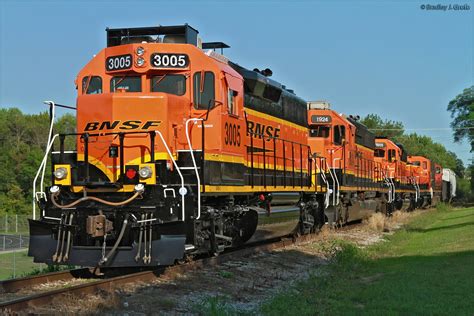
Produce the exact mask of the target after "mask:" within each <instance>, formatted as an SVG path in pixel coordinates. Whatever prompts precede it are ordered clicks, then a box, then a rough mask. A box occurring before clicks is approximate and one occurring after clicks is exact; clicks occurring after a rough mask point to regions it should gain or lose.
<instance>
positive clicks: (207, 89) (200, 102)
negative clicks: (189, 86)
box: [193, 71, 215, 110]
mask: <svg viewBox="0 0 474 316" xmlns="http://www.w3.org/2000/svg"><path fill="white" fill-rule="evenodd" d="M193 90H194V107H195V108H196V109H199V110H207V109H208V108H209V105H210V106H211V107H212V106H213V105H214V99H215V91H214V74H213V73H212V72H210V71H206V72H204V73H203V72H196V73H195V74H194V78H193Z"/></svg>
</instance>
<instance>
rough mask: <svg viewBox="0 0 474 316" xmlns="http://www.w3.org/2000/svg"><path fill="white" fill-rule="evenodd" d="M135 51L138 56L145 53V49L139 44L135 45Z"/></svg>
mask: <svg viewBox="0 0 474 316" xmlns="http://www.w3.org/2000/svg"><path fill="white" fill-rule="evenodd" d="M136 53H137V55H138V56H141V55H143V54H144V53H145V49H144V48H143V47H141V46H139V47H137V50H136Z"/></svg>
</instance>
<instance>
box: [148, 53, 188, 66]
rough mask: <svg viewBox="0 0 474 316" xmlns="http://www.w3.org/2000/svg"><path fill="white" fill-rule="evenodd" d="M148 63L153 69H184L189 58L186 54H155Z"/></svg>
mask: <svg viewBox="0 0 474 316" xmlns="http://www.w3.org/2000/svg"><path fill="white" fill-rule="evenodd" d="M150 63H151V66H152V67H154V68H186V67H188V65H189V57H188V55H186V54H168V53H155V54H152V55H151V60H150Z"/></svg>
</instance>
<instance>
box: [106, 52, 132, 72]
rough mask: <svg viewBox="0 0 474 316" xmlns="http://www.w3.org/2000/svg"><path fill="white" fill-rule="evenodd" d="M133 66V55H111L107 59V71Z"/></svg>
mask: <svg viewBox="0 0 474 316" xmlns="http://www.w3.org/2000/svg"><path fill="white" fill-rule="evenodd" d="M129 68H132V55H130V54H128V55H119V56H111V57H109V58H107V60H106V61H105V69H107V71H114V70H123V69H129Z"/></svg>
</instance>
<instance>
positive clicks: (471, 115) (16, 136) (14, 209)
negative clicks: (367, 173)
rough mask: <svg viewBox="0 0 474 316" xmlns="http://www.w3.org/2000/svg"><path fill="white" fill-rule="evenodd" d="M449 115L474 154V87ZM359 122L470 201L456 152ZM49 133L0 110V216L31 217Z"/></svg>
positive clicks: (71, 122)
mask: <svg viewBox="0 0 474 316" xmlns="http://www.w3.org/2000/svg"><path fill="white" fill-rule="evenodd" d="M448 111H450V112H451V114H452V117H453V122H452V124H451V126H452V127H453V131H454V135H453V137H454V141H458V142H459V141H462V140H463V139H466V140H468V141H469V142H470V144H471V150H472V151H474V86H473V87H470V88H468V89H465V90H464V91H463V92H462V93H461V94H460V95H458V96H457V97H456V98H454V99H453V100H452V101H451V102H450V103H449V105H448ZM361 122H362V123H363V124H365V125H367V127H368V128H369V129H370V130H372V131H373V132H374V133H375V134H376V135H377V136H386V137H389V138H391V139H393V140H394V141H395V142H397V143H400V144H402V145H403V146H404V148H405V149H406V150H407V152H408V153H409V154H411V155H422V156H426V157H428V158H429V159H431V160H432V161H434V162H436V163H439V164H441V165H442V166H443V167H445V168H450V169H452V170H453V171H454V172H456V174H457V175H458V199H461V200H469V199H471V200H474V194H473V191H474V177H472V176H471V175H473V174H474V163H473V164H471V165H470V166H469V167H468V168H465V167H464V165H463V162H462V160H461V159H459V158H458V157H457V156H456V154H455V153H454V152H451V151H448V150H447V149H446V148H445V147H444V146H443V145H441V144H439V143H436V142H434V141H433V140H432V139H431V138H430V137H428V136H424V135H418V134H416V133H410V134H407V133H405V128H404V125H403V123H402V122H397V121H391V120H387V119H383V118H381V117H380V116H378V115H376V114H369V115H367V116H366V117H364V118H363V119H362V120H361ZM75 129H76V120H75V117H74V116H73V115H70V114H66V115H62V116H60V117H59V118H57V121H56V122H55V132H56V133H71V132H74V131H75ZM48 131H49V114H48V113H47V112H43V113H39V114H25V113H22V112H21V111H20V110H19V109H17V108H3V109H0V179H1V180H2V181H0V215H1V214H5V213H10V214H30V213H31V196H32V182H33V179H34V177H35V175H36V172H37V170H38V167H39V165H40V162H41V160H42V159H43V156H44V150H45V146H46V139H47V137H48ZM73 143H74V139H73V138H70V139H69V144H66V146H74V144H73ZM69 148H71V147H69ZM46 170H51V169H50V168H48V169H46ZM46 179H49V177H46ZM469 179H471V180H469Z"/></svg>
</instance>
